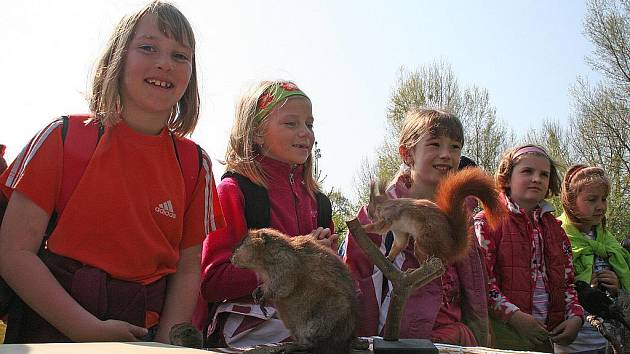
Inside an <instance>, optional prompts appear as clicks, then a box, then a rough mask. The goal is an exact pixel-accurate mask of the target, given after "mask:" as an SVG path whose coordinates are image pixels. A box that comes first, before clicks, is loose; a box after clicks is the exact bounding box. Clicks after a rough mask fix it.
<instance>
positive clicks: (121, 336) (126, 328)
mask: <svg viewBox="0 0 630 354" xmlns="http://www.w3.org/2000/svg"><path fill="white" fill-rule="evenodd" d="M97 323H98V325H96V326H86V327H85V328H84V331H83V333H77V336H73V337H72V338H71V339H72V340H73V341H75V342H137V341H138V340H140V339H142V337H144V336H146V335H147V333H148V331H147V329H146V328H142V327H138V326H134V325H132V324H131V323H128V322H125V321H118V320H105V321H98V322H97Z"/></svg>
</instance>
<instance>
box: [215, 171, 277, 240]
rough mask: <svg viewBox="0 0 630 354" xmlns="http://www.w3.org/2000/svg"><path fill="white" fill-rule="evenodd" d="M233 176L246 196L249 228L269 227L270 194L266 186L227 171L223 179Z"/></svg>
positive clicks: (246, 214) (246, 216)
mask: <svg viewBox="0 0 630 354" xmlns="http://www.w3.org/2000/svg"><path fill="white" fill-rule="evenodd" d="M226 177H232V178H234V179H235V180H236V182H237V183H238V186H239V188H240V189H241V192H242V193H243V197H245V220H246V221H247V228H248V229H260V228H263V227H269V209H270V207H269V195H268V194H267V190H266V189H265V188H264V187H261V186H259V185H257V184H255V183H254V182H252V181H251V180H250V179H249V178H247V177H245V176H243V175H241V174H238V173H235V172H226V173H224V174H223V176H221V179H224V178H226Z"/></svg>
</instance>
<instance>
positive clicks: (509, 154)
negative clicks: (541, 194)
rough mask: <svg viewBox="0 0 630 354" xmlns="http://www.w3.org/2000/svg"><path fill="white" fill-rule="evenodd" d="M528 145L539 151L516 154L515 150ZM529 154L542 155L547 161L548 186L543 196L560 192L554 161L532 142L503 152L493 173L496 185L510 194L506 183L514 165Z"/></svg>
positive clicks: (558, 175)
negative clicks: (548, 169) (548, 167)
mask: <svg viewBox="0 0 630 354" xmlns="http://www.w3.org/2000/svg"><path fill="white" fill-rule="evenodd" d="M529 147H532V148H535V149H537V150H539V152H527V153H524V154H519V155H517V152H519V150H521V149H524V148H529ZM529 154H533V155H535V156H539V157H544V158H546V159H547V160H548V161H549V166H550V171H549V188H548V189H547V193H546V194H545V198H549V197H551V196H554V195H558V194H559V193H560V174H559V173H558V168H557V167H556V163H555V161H553V159H552V158H551V157H549V154H547V152H546V151H545V149H544V148H542V147H541V146H538V145H534V144H526V145H520V146H517V147H515V148H512V149H509V150H508V151H506V152H505V153H504V154H503V156H502V157H501V162H499V167H498V168H497V172H496V174H495V179H496V181H497V186H498V187H499V189H501V190H502V191H503V192H504V193H505V194H506V195H510V187H508V184H509V183H510V179H511V178H512V172H513V171H514V166H516V164H518V163H519V162H520V161H521V160H522V159H523V158H524V157H526V156H527V155H529ZM515 156H516V157H515Z"/></svg>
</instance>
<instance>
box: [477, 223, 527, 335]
mask: <svg viewBox="0 0 630 354" xmlns="http://www.w3.org/2000/svg"><path fill="white" fill-rule="evenodd" d="M474 220H475V235H476V236H477V241H479V246H480V247H481V253H482V254H483V258H484V261H485V262H484V263H485V265H486V271H487V273H488V312H489V313H490V315H492V317H494V318H497V319H500V320H501V321H503V322H508V321H509V320H510V318H511V317H512V315H513V314H514V313H515V312H516V311H518V310H519V308H518V306H516V305H514V304H513V303H512V301H511V300H510V299H509V298H508V297H507V296H505V295H504V294H503V292H501V289H500V288H499V285H498V283H497V273H499V272H501V271H502V270H501V269H497V268H496V265H497V252H498V250H497V244H499V243H500V241H501V237H502V234H501V233H500V232H497V231H494V230H491V229H490V226H489V225H488V222H487V220H486V217H485V214H484V212H481V213H479V214H477V216H475V219H474Z"/></svg>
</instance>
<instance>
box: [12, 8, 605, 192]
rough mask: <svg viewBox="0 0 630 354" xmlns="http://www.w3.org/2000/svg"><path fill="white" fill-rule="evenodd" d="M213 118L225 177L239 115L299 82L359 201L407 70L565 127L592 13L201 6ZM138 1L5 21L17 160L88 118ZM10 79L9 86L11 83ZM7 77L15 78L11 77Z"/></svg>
mask: <svg viewBox="0 0 630 354" xmlns="http://www.w3.org/2000/svg"><path fill="white" fill-rule="evenodd" d="M174 3H175V4H176V5H177V6H178V7H179V8H180V9H181V10H182V12H183V13H184V14H185V15H186V16H187V17H188V18H189V20H190V22H191V23H192V25H193V27H194V29H195V33H196V36H197V43H198V48H197V60H198V71H199V76H200V82H201V96H202V111H201V118H200V123H199V125H198V126H197V129H196V131H195V133H194V134H193V136H192V137H193V139H194V140H195V141H197V142H198V143H199V144H200V145H202V146H203V147H204V148H205V149H206V150H207V151H208V153H209V154H210V155H211V156H212V157H213V159H214V169H215V173H216V174H217V175H220V174H221V173H222V171H223V167H222V166H221V165H220V164H219V163H218V161H217V160H218V159H221V158H223V154H224V151H225V145H226V142H227V137H228V133H229V130H230V127H231V124H232V119H233V112H234V105H235V103H236V101H237V99H238V96H239V94H240V93H241V92H243V91H244V90H245V89H246V88H247V87H248V86H249V85H252V84H253V83H255V82H257V81H258V80H261V79H271V78H285V79H291V80H294V81H295V82H296V83H297V84H298V85H299V86H300V87H301V88H302V89H303V90H304V91H306V93H307V94H308V95H309V96H310V97H311V99H312V102H313V113H314V116H315V129H316V137H317V140H318V142H319V147H320V148H321V153H322V159H321V162H320V166H321V168H322V170H323V173H324V174H326V175H327V178H326V180H325V187H326V188H327V189H329V188H330V187H336V188H341V189H342V191H343V192H344V193H346V194H347V195H348V196H352V195H353V191H354V188H353V180H354V178H355V176H356V174H357V171H358V169H359V165H360V163H361V160H362V159H363V157H365V156H367V157H371V156H373V154H374V151H375V149H376V148H377V147H378V145H380V143H381V142H382V141H383V137H384V128H385V111H386V107H387V104H388V99H389V97H390V95H391V92H392V90H393V88H394V85H395V83H396V81H397V76H398V71H399V68H400V67H401V66H404V67H406V68H407V69H410V70H413V69H415V68H418V67H420V66H422V65H427V64H430V63H432V62H435V61H439V60H443V61H447V62H448V63H450V64H451V66H452V68H453V71H454V72H455V74H456V76H457V78H458V80H459V82H460V84H461V85H462V86H466V85H473V84H474V85H477V86H480V87H484V88H486V89H488V91H489V93H490V98H491V101H492V103H493V104H494V105H495V106H496V108H497V116H498V118H499V119H501V120H503V121H505V122H506V124H507V126H508V127H509V128H510V129H513V130H514V131H515V132H516V133H517V135H521V134H524V133H525V132H526V131H527V130H528V129H529V128H537V127H540V126H541V124H542V121H543V120H544V119H554V120H555V119H557V120H559V121H560V122H561V123H562V124H567V122H568V117H569V115H570V104H571V99H570V95H569V88H570V86H571V85H572V84H573V83H574V82H575V79H576V77H577V75H584V76H587V77H591V78H592V77H594V74H593V73H592V72H591V70H590V68H589V67H588V66H587V65H586V64H585V62H584V58H585V56H586V55H589V54H590V52H591V50H592V46H591V44H590V43H589V42H588V41H587V40H586V38H585V37H584V36H583V34H582V31H583V26H582V22H583V17H584V12H585V6H586V5H585V3H584V2H582V1H569V0H564V1H553V2H551V1H519V2H516V1H411V0H410V1H397V0H391V1H360V0H356V1H332V0H330V1H308V2H307V1H266V2H260V1H240V0H236V1H194V0H179V1H174ZM143 4H144V1H136V0H133V1H131V0H128V1H122V0H91V1H78V0H77V1H70V0H55V1H34V0H22V1H13V2H11V5H8V6H5V8H4V10H3V11H2V12H0V23H2V24H3V34H2V36H1V37H0V44H1V45H2V48H4V49H5V54H4V55H2V56H0V66H1V67H2V68H3V69H4V71H5V78H4V79H5V84H4V85H2V87H1V88H0V97H2V102H3V103H4V104H3V111H4V112H3V114H2V118H1V119H2V128H1V129H0V143H2V144H5V145H7V146H8V147H7V157H8V158H9V159H12V158H13V157H15V156H16V155H17V154H18V153H19V150H20V149H21V148H22V146H23V145H24V144H25V143H26V142H27V140H28V139H29V138H30V137H31V136H32V135H33V134H34V133H35V132H36V131H37V130H38V129H40V128H41V127H42V126H43V125H45V124H46V123H47V122H49V121H50V120H52V119H53V118H54V117H55V116H58V115H62V114H68V113H79V112H85V111H86V110H87V105H86V103H85V100H84V98H83V97H84V96H83V93H84V92H85V91H86V87H87V85H88V79H89V74H90V71H91V69H92V66H93V63H94V62H95V60H96V57H97V55H98V53H99V52H100V50H101V49H102V47H103V46H104V45H105V42H106V40H107V38H108V37H109V34H110V33H111V30H112V29H113V26H114V24H115V23H116V22H117V21H118V20H119V18H120V17H121V16H122V15H124V14H125V13H127V12H129V11H131V10H135V9H136V8H138V7H140V6H142V5H143ZM7 74H8V75H7ZM7 76H8V77H7Z"/></svg>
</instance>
